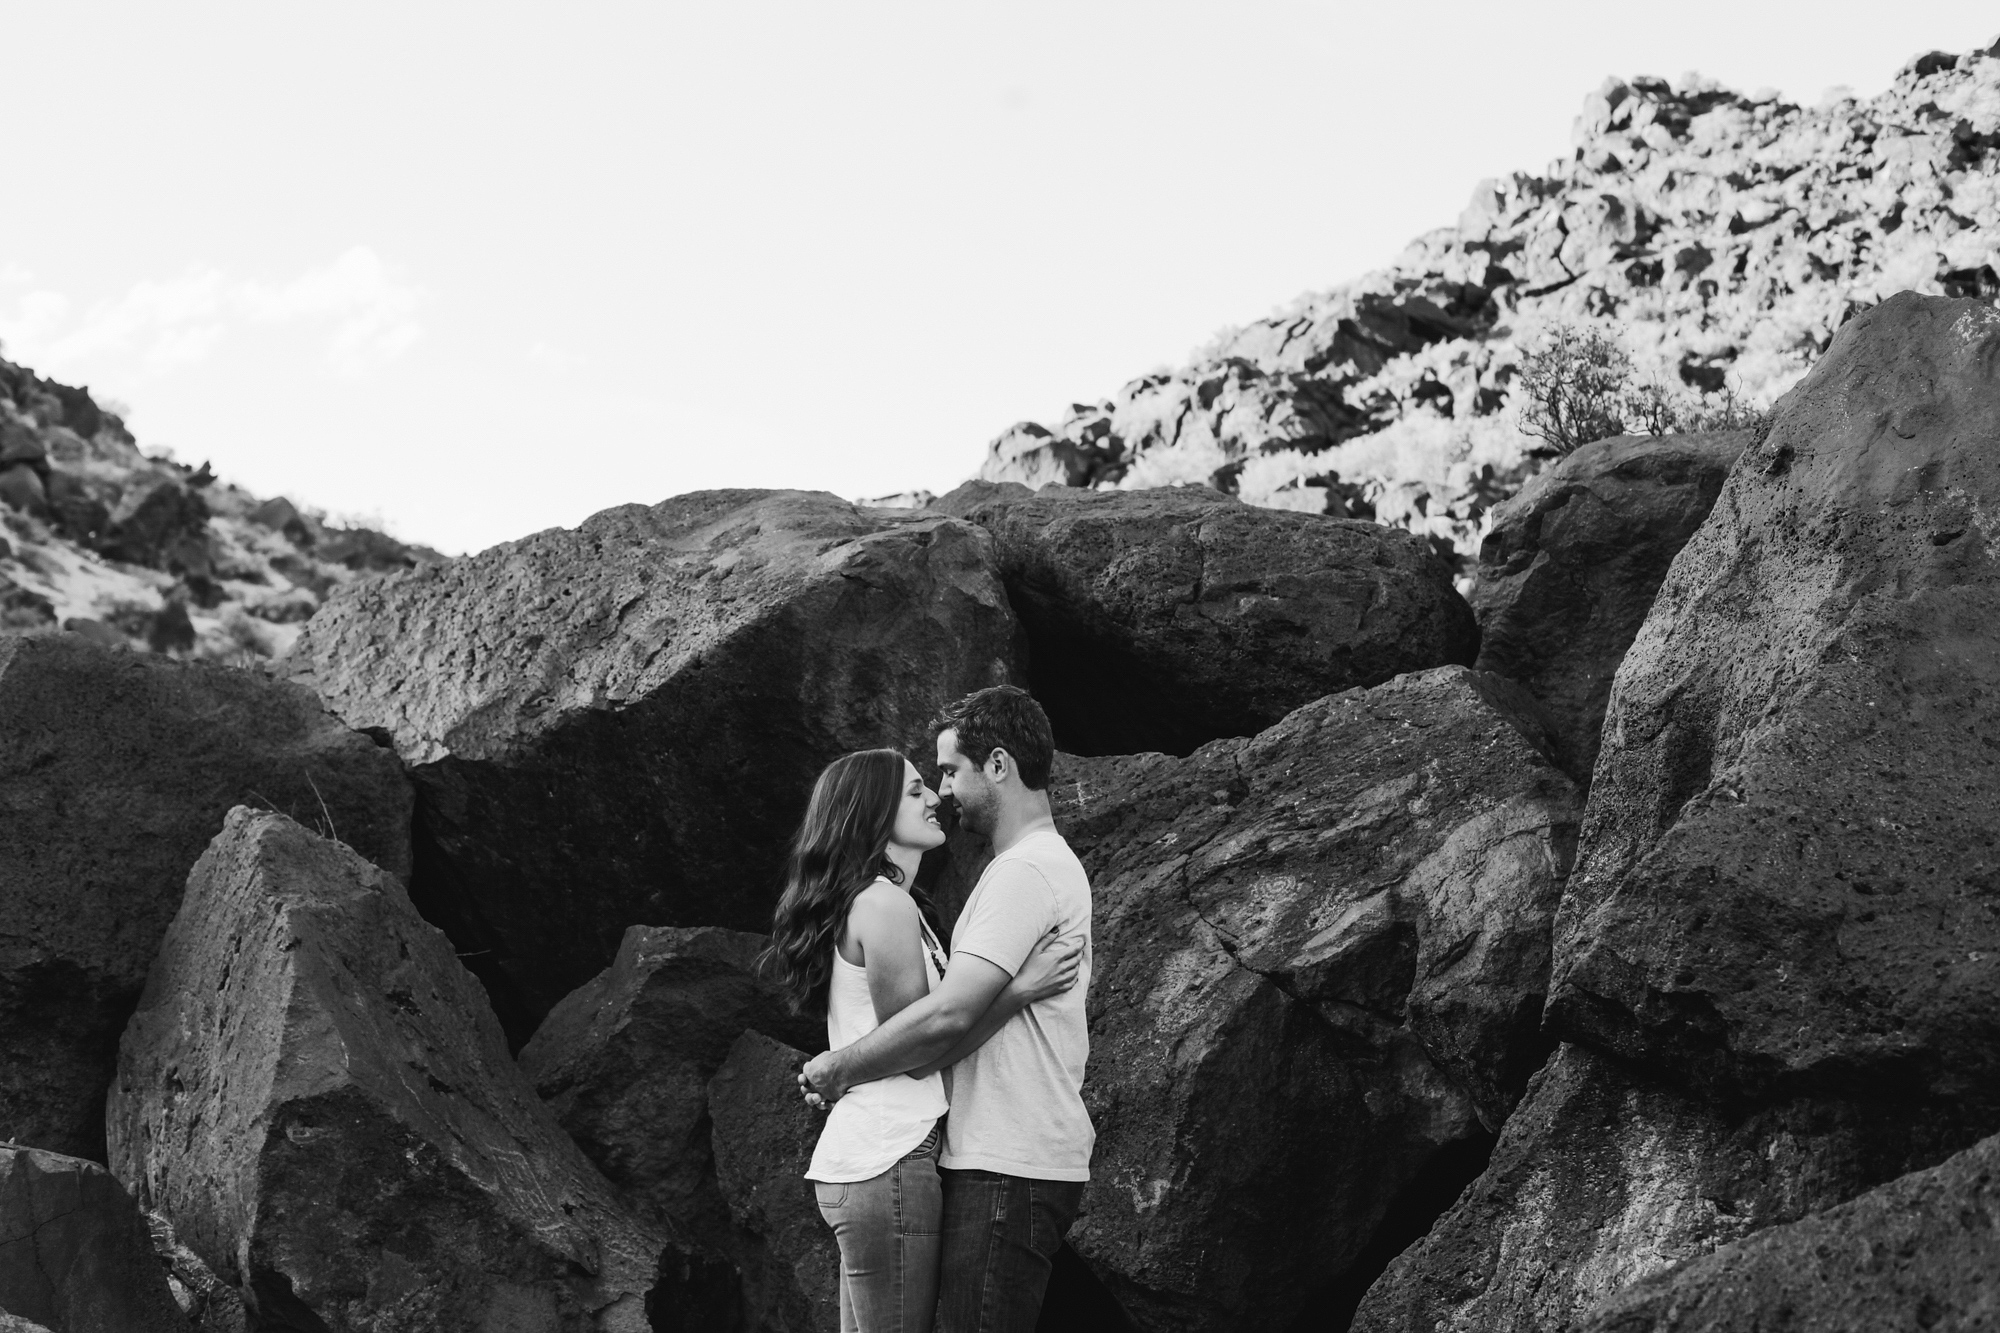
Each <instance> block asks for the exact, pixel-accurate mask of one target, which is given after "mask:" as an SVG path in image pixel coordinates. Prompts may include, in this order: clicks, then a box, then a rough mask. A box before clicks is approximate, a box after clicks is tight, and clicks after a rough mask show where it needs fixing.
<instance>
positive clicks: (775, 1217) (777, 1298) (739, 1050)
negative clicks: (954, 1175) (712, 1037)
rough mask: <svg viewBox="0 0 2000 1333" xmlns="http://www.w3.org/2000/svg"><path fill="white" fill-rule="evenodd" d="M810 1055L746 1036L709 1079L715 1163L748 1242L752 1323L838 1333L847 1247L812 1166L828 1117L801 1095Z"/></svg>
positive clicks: (782, 1332) (787, 1331)
mask: <svg viewBox="0 0 2000 1333" xmlns="http://www.w3.org/2000/svg"><path fill="white" fill-rule="evenodd" d="M805 1062H806V1053H805V1052H804V1051H800V1050H795V1049H793V1048H792V1047H790V1046H787V1045H785V1044H784V1043H783V1042H781V1041H775V1040H773V1039H772V1038H770V1037H767V1036H765V1035H764V1034H763V1033H761V1032H745V1033H744V1034H743V1035H742V1036H740V1037H738V1038H737V1039H736V1042H735V1044H734V1045H733V1046H732V1047H731V1048H730V1051H729V1058H728V1059H727V1060H725V1061H723V1063H722V1066H721V1068H719V1069H717V1070H716V1071H715V1077H714V1078H713V1079H711V1080H710V1081H709V1085H708V1103H709V1108H710V1114H711V1115H712V1116H713V1117H714V1122H715V1130H714V1136H715V1169H716V1177H717V1179H718V1181H719V1182H720V1183H721V1186H722V1195H723V1197H724V1198H725V1199H726V1200H727V1201H728V1204H729V1213H730V1217H731V1218H732V1220H733V1221H734V1222H735V1224H736V1226H737V1228H738V1230H739V1232H740V1233H741V1237H742V1239H744V1240H746V1241H749V1242H752V1252H751V1253H750V1254H749V1255H748V1256H747V1257H746V1259H745V1261H744V1269H745V1271H744V1295H745V1297H746V1303H747V1304H748V1305H749V1307H750V1312H751V1315H752V1318H751V1320H750V1325H751V1327H753V1328H759V1329H766V1330H769V1333H835V1331H836V1330H837V1329H839V1327H840V1247H839V1245H838V1244H836V1243H835V1241H834V1238H833V1230H832V1228H830V1227H828V1226H827V1224H826V1219H825V1218H823V1217H821V1216H820V1212H819V1203H818V1200H817V1198H816V1197H815V1195H814V1192H813V1186H812V1182H811V1181H809V1180H807V1179H805V1174H806V1168H807V1167H808V1166H810V1165H811V1164H812V1154H813V1145H814V1144H816V1143H817V1142H818V1141H819V1131H820V1126H821V1125H822V1124H823V1123H825V1122H824V1119H823V1118H822V1117H821V1116H820V1115H819V1114H818V1113H816V1112H814V1111H811V1110H809V1109H808V1108H807V1107H806V1104H805V1102H804V1101H803V1100H802V1099H801V1098H800V1097H799V1084H798V1073H799V1070H800V1068H801V1067H803V1066H804V1064H805Z"/></svg>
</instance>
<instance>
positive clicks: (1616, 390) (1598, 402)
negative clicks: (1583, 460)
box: [1515, 324, 1632, 457]
mask: <svg viewBox="0 0 2000 1333" xmlns="http://www.w3.org/2000/svg"><path fill="white" fill-rule="evenodd" d="M1631 375H1632V358H1631V357H1629V356H1627V355H1626V353H1625V349H1624V348H1623V347H1620V346H1619V345H1618V343H1617V342H1616V341H1615V340H1613V339H1611V338H1608V337H1606V336H1605V335H1604V334H1602V333H1599V332H1598V331H1597V330H1596V329H1576V328H1572V327H1571V326H1569V325H1567V324H1558V325H1556V326H1555V327H1554V328H1553V329H1551V330H1550V331H1549V336H1548V339H1547V341H1546V342H1544V343H1543V344H1542V346H1541V347H1540V348H1538V349H1537V350H1535V351H1532V352H1529V353H1528V355H1527V356H1526V357H1525V358H1524V359H1523V360H1522V362H1521V373H1520V376H1519V378H1518V380H1517V382H1516V385H1515V388H1516V391H1517V392H1519V393H1520V394H1521V395H1522V398H1523V399H1524V401H1523V403H1522V406H1521V430H1522V431H1523V433H1525V434H1527V435H1530V436H1533V437H1534V438H1535V439H1538V440H1540V441H1541V442H1542V445H1543V448H1542V449H1540V450H1537V451H1536V452H1540V453H1550V454H1555V455H1557V456H1558V457H1561V456H1564V455H1567V454H1571V453H1574V452H1575V451H1576V450H1577V449H1578V448H1580V447H1581V446H1583V445H1586V444H1589V443H1590V442H1591V441H1592V440H1601V439H1603V438H1604V437H1605V436H1607V435H1621V434H1623V433H1624V431H1625V419H1624V415H1623V411H1622V409H1623V407H1624V406H1625V404H1624V402H1623V399H1624V397H1625V385H1626V381H1627V380H1629V379H1630V378H1631Z"/></svg>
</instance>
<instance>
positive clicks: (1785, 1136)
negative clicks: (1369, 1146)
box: [1354, 1046, 1976, 1333]
mask: <svg viewBox="0 0 2000 1333" xmlns="http://www.w3.org/2000/svg"><path fill="white" fill-rule="evenodd" d="M1884 1092H1885V1096H1884V1098H1883V1099H1880V1100H1876V1101H1869V1102H1859V1101H1856V1102H1837V1101H1831V1100H1826V1099H1816V1098H1812V1097H1802V1098H1795V1099H1789V1100H1785V1101H1781V1102H1778V1103H1775V1104H1768V1105H1764V1106H1757V1107H1750V1106H1738V1107H1731V1108H1718V1107H1716V1106H1713V1105H1709V1104H1705V1103H1703V1102H1701V1101H1699V1100H1696V1099H1693V1098H1690V1097H1688V1096H1686V1095H1685V1088H1684V1087H1683V1086H1682V1085H1680V1084H1678V1083H1677V1082H1672V1081H1667V1082H1663V1081H1660V1080H1658V1079H1656V1078H1651V1077H1647V1076H1645V1075H1642V1074H1640V1073H1638V1072H1636V1071H1633V1070H1631V1069H1628V1068H1625V1067H1622V1066H1620V1065H1618V1064H1617V1063H1615V1062H1613V1061H1611V1060H1608V1059H1606V1058H1605V1057H1603V1056H1601V1055H1597V1054H1595V1053H1593V1052H1591V1051H1590V1050H1588V1049H1587V1048H1584V1047H1580V1046H1564V1047H1563V1048H1562V1049H1561V1050H1560V1051H1559V1052H1558V1053H1557V1055H1556V1056H1555V1058H1554V1059H1553V1060H1551V1061H1550V1063H1549V1065H1548V1067H1547V1068H1546V1069H1544V1070H1543V1071H1542V1072H1541V1073H1540V1074H1538V1075H1537V1076H1536V1078H1535V1081H1534V1083H1533V1085H1532V1086H1531V1088H1530V1091H1529V1093H1528V1096H1527V1098H1526V1100H1524V1101H1523V1102H1522V1103H1521V1105H1520V1106H1519V1108H1517V1109H1516V1110H1515V1112H1514V1114H1513V1116H1512V1118H1510V1119H1509V1120H1508V1121H1507V1124H1506V1126H1505V1128H1504V1129H1503V1130H1502V1131H1501V1134H1500V1142H1499V1145H1498V1146H1497V1147H1496V1148H1495V1149H1494V1151H1493V1158H1492V1161H1491V1162H1490V1164H1489V1165H1488V1167H1487V1169H1486V1172H1485V1173H1484V1174H1483V1175H1482V1176H1480V1178H1479V1179H1478V1180H1477V1181H1476V1182H1474V1183H1473V1184H1472V1185H1471V1186H1470V1187H1469V1188H1468V1189H1467V1190H1466V1192H1465V1194H1464V1195H1463V1196H1462V1197H1461V1198H1460V1199H1459V1200H1458V1202H1457V1204H1456V1205H1455V1206H1454V1207H1453V1208H1452V1210H1451V1211H1450V1212H1449V1213H1447V1214H1446V1215H1445V1216H1444V1217H1443V1218H1441V1219H1440V1220H1439V1221H1438V1222H1437V1224H1436V1225H1435V1226H1434V1227H1433V1228H1432V1229H1431V1231H1430V1233H1429V1234H1428V1235H1427V1236H1425V1237H1424V1238H1423V1240H1422V1241H1421V1242H1420V1243H1418V1244H1416V1245H1414V1246H1412V1247H1411V1248H1410V1249H1409V1250H1407V1251H1405V1252H1404V1253H1403V1254H1402V1255H1401V1256H1399V1257H1398V1258H1397V1259H1396V1261H1395V1262H1394V1263H1393V1264H1392V1265H1391V1266H1390V1268H1389V1270H1388V1272H1387V1273H1386V1274H1384V1276H1383V1277H1382V1279H1381V1280H1380V1281H1378V1282H1377V1283H1376V1284H1375V1285H1374V1286H1373V1287H1372V1288H1370V1290H1369V1292H1368V1295H1367V1298H1366V1299H1365V1300H1364V1301H1363V1303H1362V1305H1361V1309H1360V1311H1359V1313H1358V1314H1357V1315H1356V1317H1355V1321H1354V1329H1355V1330H1356V1333H1560V1331H1561V1330H1564V1329H1568V1328H1571V1327H1574V1326H1576V1323H1577V1320H1578V1319H1579V1318H1580V1317H1581V1316H1582V1315H1583V1313H1584V1312H1586V1311H1587V1310H1589V1309H1590V1308H1591V1307H1592V1306H1593V1305H1595V1304H1596V1303H1597V1302H1598V1301H1600V1300H1602V1299H1604V1298H1605V1297H1607V1296H1610V1295H1612V1294H1614V1293H1616V1292H1618V1291H1621V1290H1623V1289H1624V1288H1626V1287H1627V1286H1629V1285H1630V1284H1631V1283H1633V1282H1634V1281H1636V1280H1638V1279H1640V1278H1644V1277H1647V1276H1649V1275H1651V1274H1655V1273H1659V1272H1661V1271H1663V1270H1666V1269H1669V1268H1671V1267H1672V1266H1673V1265H1675V1264H1677V1263H1680V1262H1682V1261H1684V1260H1687V1259H1691V1258H1696V1257H1698V1256H1700V1255H1704V1254H1708V1253H1710V1252H1711V1251H1714V1250H1716V1249H1717V1248H1718V1247H1721V1246H1724V1245H1728V1244H1729V1243H1731V1242H1733V1241H1737V1240H1739V1239H1741V1238H1742V1237H1745V1236H1748V1235H1750V1234H1752V1233H1754V1232H1760V1231H1762V1230H1763V1229H1764V1228H1767V1227H1772V1226H1774V1225H1777V1224H1782V1223H1786V1222H1792V1221H1795V1220H1796V1219H1798V1218H1800V1217H1802V1216H1805V1215H1806V1214H1808V1213H1811V1212H1814V1211H1816V1210H1818V1209H1822V1208H1827V1207H1831V1206H1832V1205H1834V1204H1837V1203H1840V1202H1841V1201H1843V1200H1846V1199H1849V1198H1852V1197H1853V1196H1854V1195H1856V1194H1858V1193H1860V1192H1861V1191H1863V1190H1866V1189H1868V1188H1870V1187H1871V1186H1874V1185H1877V1184H1880V1183H1881V1182H1883V1181H1886V1180H1892V1179H1894V1178H1895V1177H1897V1176H1899V1175H1902V1174H1903V1173H1905V1172H1908V1171H1911V1170H1914V1169H1917V1168H1920V1167H1925V1166H1929V1165H1931V1164H1932V1163H1935V1162H1937V1161H1939V1160H1941V1159H1942V1158H1944V1157H1945V1156H1946V1155H1947V1154H1949V1153H1950V1152H1951V1151H1953V1150H1954V1149H1955V1148H1957V1147H1959V1146H1961V1145H1962V1144H1964V1143H1965V1142H1966V1141H1967V1140H1968V1138H1970V1137H1972V1136H1974V1135H1975V1134H1976V1130H1974V1129H1971V1128H1970V1127H1969V1126H1968V1124H1967V1121H1966V1117H1964V1116H1963V1115H1962V1114H1960V1113H1957V1112H1954V1111H1952V1110H1950V1109H1949V1108H1935V1107H1933V1108H1913V1107H1911V1106H1910V1105H1909V1104H1908V1103H1907V1102H1902V1101H1897V1100H1893V1099H1891V1098H1890V1097H1889V1096H1888V1095H1887V1094H1889V1093H1892V1092H1893V1089H1885V1090H1884ZM1741 1327H1743V1328H1746V1329H1747V1328H1750V1327H1752V1326H1751V1325H1748V1324H1745V1325H1742V1326H1741ZM1800 1327H1802V1328H1803V1327H1814V1326H1812V1325H1800Z"/></svg>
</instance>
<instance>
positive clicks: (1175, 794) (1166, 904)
mask: <svg viewBox="0 0 2000 1333" xmlns="http://www.w3.org/2000/svg"><path fill="white" fill-rule="evenodd" d="M1519 693H1520V691H1519V687H1518V686H1514V685H1512V684H1511V683H1509V682H1506V681H1501V680H1497V679H1495V678H1492V677H1482V676H1478V675H1476V674H1474V673H1472V672H1470V671H1468V670H1466V669H1465V668H1463V667H1449V668H1441V669H1439V670H1436V671H1431V672H1426V673H1423V674H1420V675H1411V676H1404V677H1400V678H1398V679H1397V680H1395V681H1392V682H1390V683H1388V684H1386V685H1381V686H1378V687H1376V688H1375V689H1373V690H1368V691H1360V690H1355V691H1349V692H1347V693H1344V694H1340V695H1336V696H1332V697H1330V698H1326V699H1321V700H1318V701H1316V702H1314V703H1312V704H1308V705H1307V706H1306V707H1304V708H1301V709H1299V710H1298V711H1297V712H1295V713H1293V714H1292V715H1291V716H1289V717H1287V718H1286V719H1285V720H1284V721H1283V722H1281V723H1279V724H1278V725H1277V726H1275V727H1272V728H1270V729H1269V730H1267V731H1265V732H1263V733H1261V734H1260V735H1258V736H1256V737H1253V738H1250V739H1247V740H1228V741H1217V742H1215V743H1213V744H1211V745H1208V746H1204V747H1203V748H1202V749H1200V750H1198V751H1196V752H1195V754H1194V755H1192V756H1190V757H1189V758H1186V759H1180V760H1176V759H1172V758H1169V757H1167V756H1165V755H1159V754H1150V755H1136V756H1127V757H1122V758H1099V759H1077V758H1072V757H1068V756H1064V757H1062V759H1061V760H1060V763H1059V766H1058V768H1057V770H1056V774H1055V777H1054V781H1053V782H1052V784H1051V795H1052V798H1053V800H1054V803H1055V806H1056V817H1057V822H1058V825H1059V826H1060V827H1061V828H1062V830H1063V832H1064V835H1065V836H1066V837H1067V838H1069V840H1070V841H1071V844H1072V845H1073V846H1074V847H1075V848H1076V849H1077V853H1078V855H1079V856H1080V857H1081V858H1082V859H1083V862H1084V865H1085V867H1086V868H1087V869H1088V870H1089V872H1090V875H1091V885H1092V892H1093V895H1094V901H1095V954H1094V958H1093V962H1092V979H1091V982H1090V985H1091V990H1090V1018H1091V1058H1090V1067H1089V1073H1088V1076H1087V1079H1086V1082H1085V1084H1084V1096H1085V1099H1086V1101H1087V1103H1088V1104H1089V1107H1090V1111H1091V1116H1092V1119H1093V1121H1094V1122H1095V1124H1096V1126H1097V1131H1098V1139H1097V1148H1096V1154H1095V1157H1094V1160H1093V1163H1092V1169H1091V1175H1092V1179H1091V1185H1090V1190H1089V1193H1088V1194H1087V1196H1086V1198H1085V1203H1084V1211H1083V1215H1082V1217H1081V1219H1080V1220H1079V1221H1078V1222H1077V1224H1076V1226H1075V1227H1074V1228H1073V1229H1072V1230H1071V1232H1070V1236H1069V1240H1070V1244H1071V1245H1072V1246H1073V1247H1074V1248H1075V1249H1076V1251H1077V1252H1078V1253H1079V1254H1080V1255H1082V1256H1083V1257H1084V1259H1086V1260H1087V1261H1088V1262H1089V1264H1090V1265H1091V1267H1092V1268H1093V1269H1094V1270H1095V1271H1096V1272H1097V1273H1098V1275H1099V1276H1100V1277H1101V1278H1102V1279H1103V1280H1104V1281H1105V1283H1106V1284H1107V1286H1108V1287H1109V1288H1110V1290H1111V1291H1112V1292H1113V1293H1114V1294H1115V1295H1116V1296H1117V1297H1118V1298H1119V1300H1121V1301H1122V1302H1123V1303H1124V1305H1125V1307H1126V1308H1127V1309H1128V1310H1129V1311H1130V1312H1131V1313H1132V1315H1133V1317H1134V1319H1135V1321H1136V1322H1137V1324H1138V1325H1139V1327H1141V1328H1145V1329H1176V1330H1181V1329H1186V1330H1210V1329H1213V1330H1223V1329H1237V1328H1283V1327H1285V1326H1286V1325H1287V1323H1288V1321H1290V1320H1291V1319H1293V1318H1294V1317H1296V1316H1298V1315H1300V1314H1301V1313H1302V1311H1303V1310H1305V1309H1307V1308H1309V1307H1311V1306H1314V1305H1315V1304H1316V1305H1317V1307H1318V1308H1327V1307H1328V1303H1329V1302H1331V1301H1334V1300H1336V1299H1338V1292H1339V1291H1340V1290H1342V1289H1343V1287H1342V1283H1343V1281H1344V1280H1345V1279H1347V1278H1348V1277H1349V1275H1350V1270H1352V1269H1353V1268H1354V1267H1355V1265H1356V1264H1357V1263H1358V1262H1361V1261H1362V1260H1363V1256H1364V1255H1365V1254H1366V1252H1367V1251H1368V1250H1369V1247H1370V1244H1371V1242H1372V1241H1373V1240H1374V1239H1375V1237H1376V1235H1377V1232H1378V1228H1380V1227H1381V1226H1382V1224H1383V1221H1384V1218H1385V1217H1387V1216H1388V1215H1389V1214H1390V1212H1391V1210H1392V1209H1393V1208H1394V1207H1396V1205H1397V1204H1398V1203H1399V1201H1400V1200H1401V1199H1402V1198H1403V1196H1405V1195H1406V1194H1407V1193H1408V1192H1409V1191H1410V1190H1412V1189H1413V1188H1416V1187H1417V1186H1418V1185H1419V1183H1420V1182H1421V1181H1423V1180H1424V1179H1425V1178H1426V1172H1427V1171H1429V1170H1431V1169H1432V1168H1434V1167H1436V1166H1437V1164H1438V1163H1439V1162H1440V1161H1441V1160H1447V1159H1453V1158H1455V1157H1457V1156H1463V1155H1464V1154H1463V1153H1461V1152H1459V1149H1461V1148H1462V1147H1464V1146H1465V1145H1474V1146H1475V1148H1476V1145H1478V1144H1479V1143H1481V1142H1482V1141H1484V1131H1483V1130H1482V1127H1481V1120H1482V1117H1483V1118H1484V1119H1485V1120H1486V1121H1488V1122H1497V1120H1498V1119H1499V1118H1500V1117H1501V1116H1503V1115H1504V1114H1505V1113H1506V1112H1507V1110H1508V1108H1509V1107H1510V1106H1511V1105H1512V1104H1513V1101H1514V1098H1515V1097H1517V1096H1518V1095H1519V1093H1520V1091H1521V1088H1522V1086H1523V1084H1524V1083H1525V1082H1526V1080H1527V1078H1528V1076H1529V1075H1530V1074H1531V1073H1532V1072H1533V1070H1534V1069H1535V1067H1536V1066H1537V1065H1538V1064H1540V1063H1541V1060H1542V1056H1543V1054H1544V1049H1543V1047H1542V1046H1541V1044H1540V1040H1539V1037H1538V1035H1537V1028H1538V1021H1539V1014H1540V1009H1541V997H1542V993H1543V988H1544V985H1545V979H1546V976H1547V969H1548V962H1549V956H1548V940H1549V930H1550V922H1551V917H1552V913H1553V910H1554V904H1555V902H1556V899H1557V896H1558V894H1559V892H1560V888H1561V883H1562V876H1563V873H1564V871H1565V870H1566V869H1567V868H1568V862H1569V857H1570V854H1571V850H1572V848H1573V845H1574V838H1575V823H1576V818H1577V808H1576V801H1575V794H1574V789H1573V788H1572V786H1571V784H1570V782H1569V780H1568V779H1567V778H1565V777H1563V776H1562V774H1561V773H1559V772H1557V771H1556V770H1555V768H1554V767H1553V766H1551V765H1550V764H1549V763H1548V762H1547V761H1546V760H1545V759H1544V758H1543V757H1542V756H1541V755H1540V754H1539V753H1538V752H1537V751H1536V750H1535V749H1534V748H1533V747H1532V746H1531V745H1530V743H1529V742H1528V741H1527V740H1526V739H1524V737H1523V735H1522V734H1521V733H1520V732H1519V731H1517V730H1516V722H1517V720H1518V719H1517V718H1516V717H1515V716H1514V715H1513V713H1512V705H1513V703H1514V701H1515V698H1516V697H1517V696H1518V695H1519ZM1472 1155H1473V1157H1474V1158H1475V1159H1476V1156H1477V1153H1476V1151H1474V1152H1473V1153H1472ZM1476 1169H1477V1167H1476V1165H1475V1166H1474V1167H1473V1168H1472V1170H1475V1171H1476ZM1446 1197H1447V1198H1449V1194H1447V1195H1446ZM1356 1294H1358V1293H1356Z"/></svg>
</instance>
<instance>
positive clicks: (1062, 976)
mask: <svg viewBox="0 0 2000 1333" xmlns="http://www.w3.org/2000/svg"><path fill="white" fill-rule="evenodd" d="M1060 929H1061V927H1060V926H1058V927H1056V930H1051V931H1050V932H1049V933H1048V934H1046V935H1044V936H1042V938H1041V939H1039V940H1037V941H1036V942H1035V947H1034V949H1033V950H1032V951H1031V952H1030V953H1029V954H1028V957H1027V961H1025V962H1023V963H1022V964H1021V970H1020V971H1019V972H1016V973H1015V974H1014V979H1013V980H1012V981H1010V982H1008V983H1007V990H1006V998H1008V999H1010V1000H1013V1001H1016V1002H1017V1003H1018V1004H1019V1005H1020V1006H1021V1007H1023V1008H1026V1007H1027V1006H1028V1005H1031V1004H1033V1003H1034V1002H1035V1001H1037V1000H1046V999H1048V998H1049V997H1050V996H1051V995H1060V994H1062V993H1063V992H1064V991H1066V990H1068V989H1069V988H1070V987H1072V986H1074V985H1076V979H1077V975H1078V971H1079V969H1080V968H1081V967H1082V965H1083V941H1081V940H1065V939H1063V938H1062V937H1061V936H1059V935H1058V934H1057V933H1056V931H1057V930H1060Z"/></svg>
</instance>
